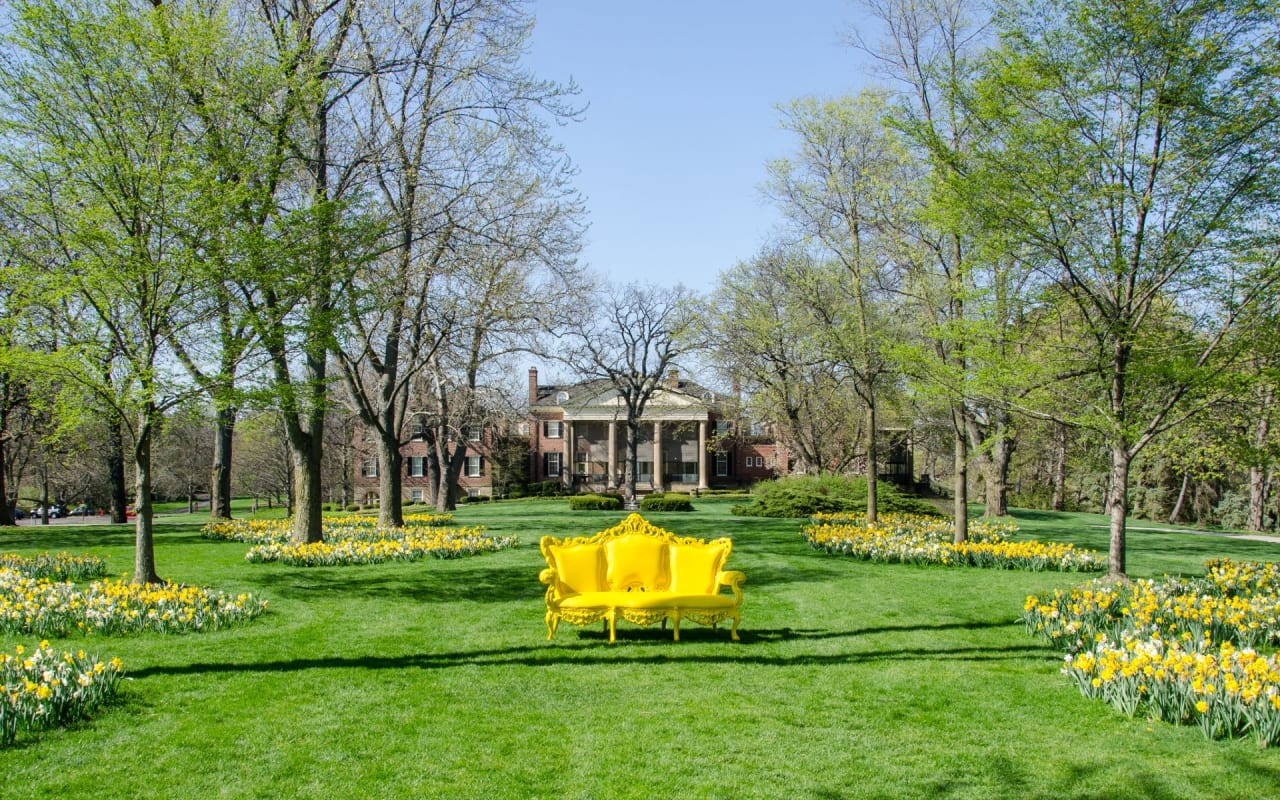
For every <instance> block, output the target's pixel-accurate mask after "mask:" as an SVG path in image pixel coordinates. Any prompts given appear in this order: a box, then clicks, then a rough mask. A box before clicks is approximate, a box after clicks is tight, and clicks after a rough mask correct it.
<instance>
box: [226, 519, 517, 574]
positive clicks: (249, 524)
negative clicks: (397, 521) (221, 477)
mask: <svg viewBox="0 0 1280 800" xmlns="http://www.w3.org/2000/svg"><path fill="white" fill-rule="evenodd" d="M452 521H453V515H452V514H417V515H413V516H409V517H406V518H405V526H404V527H403V528H380V527H378V525H377V522H376V520H374V519H373V518H371V517H355V516H348V517H339V518H336V519H331V520H326V521H325V527H324V536H325V541H323V542H314V543H311V544H293V543H291V542H290V541H289V522H288V520H271V521H245V520H229V521H225V522H216V523H211V524H209V525H206V526H204V528H202V529H201V535H202V536H205V537H206V538H211V539H221V540H226V541H236V542H251V543H254V544H255V546H254V547H252V548H250V549H249V551H248V552H247V553H245V560H247V561H249V562H250V563H253V564H263V563H268V562H275V561H278V562H280V563H282V564H287V565H289V566H296V567H321V566H324V567H330V566H355V565H361V564H378V563H382V562H385V561H416V560H418V559H422V558H426V557H432V558H461V557H464V556H471V555H476V554H478V553H486V552H496V551H498V550H505V549H507V548H509V547H516V546H517V545H518V543H519V539H518V537H516V536H491V535H489V534H488V533H486V532H485V529H484V528H481V527H476V528H458V527H445V526H446V525H447V523H449V522H452Z"/></svg>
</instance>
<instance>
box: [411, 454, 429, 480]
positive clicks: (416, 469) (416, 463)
mask: <svg viewBox="0 0 1280 800" xmlns="http://www.w3.org/2000/svg"><path fill="white" fill-rule="evenodd" d="M426 474H427V457H426V456H409V477H410V478H421V477H423V476H424V475H426Z"/></svg>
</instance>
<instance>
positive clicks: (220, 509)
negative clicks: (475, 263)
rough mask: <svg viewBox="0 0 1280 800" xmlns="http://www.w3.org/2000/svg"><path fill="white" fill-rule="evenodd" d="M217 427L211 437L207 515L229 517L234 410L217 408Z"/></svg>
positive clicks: (212, 517)
mask: <svg viewBox="0 0 1280 800" xmlns="http://www.w3.org/2000/svg"><path fill="white" fill-rule="evenodd" d="M217 420H218V428H217V431H216V432H215V433H214V438H213V473H212V475H210V480H209V484H210V492H211V494H210V496H209V517H210V518H211V519H231V448H232V445H233V443H234V441H235V432H236V410H235V409H234V408H231V407H223V408H219V409H218V410H217Z"/></svg>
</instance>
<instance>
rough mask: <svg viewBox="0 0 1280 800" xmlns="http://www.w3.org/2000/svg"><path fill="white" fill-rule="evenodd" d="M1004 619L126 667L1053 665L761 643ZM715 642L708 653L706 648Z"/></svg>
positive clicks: (178, 671)
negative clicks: (788, 648) (783, 648)
mask: <svg viewBox="0 0 1280 800" xmlns="http://www.w3.org/2000/svg"><path fill="white" fill-rule="evenodd" d="M1007 625H1008V623H1004V622H963V623H947V624H942V625H915V626H911V625H904V626H893V627H884V628H864V629H858V630H849V631H830V630H821V629H792V628H777V629H766V630H755V631H748V630H744V631H740V634H741V636H742V641H741V642H740V643H735V642H731V641H730V640H729V632H728V630H726V629H724V628H719V629H712V628H702V627H700V628H692V629H682V630H681V632H680V637H681V641H679V642H673V641H672V639H671V631H669V630H665V631H664V630H660V629H658V628H626V629H623V630H619V631H618V644H617V645H609V644H607V639H608V634H607V633H606V632H603V631H601V630H600V628H598V627H594V628H586V629H581V630H578V631H577V637H576V639H575V638H572V637H571V636H567V635H566V634H567V633H568V632H567V631H563V630H562V631H561V632H560V634H559V636H560V638H559V639H557V640H555V641H552V642H544V643H540V644H538V645H519V646H513V647H499V648H489V649H476V650H456V651H447V652H439V653H416V654H410V655H401V656H325V657H316V658H294V659H283V660H278V661H252V662H201V663H192V664H173V665H157V666H153V667H143V668H141V669H137V670H131V671H130V672H129V677H130V678H133V679H135V680H144V679H146V678H150V677H155V676H166V675H204V674H219V673H225V674H236V673H291V672H304V671H309V670H327V669H338V670H342V669H364V670H404V669H423V670H439V669H451V668H456V667H476V666H481V667H483V666H492V667H507V666H521V667H553V668H564V669H572V668H574V667H587V666H599V665H617V664H651V665H663V664H718V665H722V666H723V665H732V664H745V665H756V666H772V667H781V668H785V667H795V666H814V665H819V666H821V665H850V664H874V663H887V662H893V661H970V662H983V661H1015V660H1027V659H1034V660H1045V661H1047V662H1051V661H1056V660H1057V659H1058V658H1059V654H1058V653H1057V651H1055V650H1053V649H1052V648H1051V647H1048V646H1046V645H1044V644H1038V643H1028V644H1016V645H1008V644H1003V645H986V644H964V645H957V646H939V647H918V646H913V647H882V648H876V649H866V650H858V649H848V650H845V651H843V652H835V653H832V652H788V653H779V652H777V651H776V649H775V648H772V647H769V645H773V644H778V643H804V642H810V641H813V642H816V641H824V640H838V639H856V638H859V637H865V636H867V635H869V634H875V633H904V634H906V633H913V632H926V633H927V632H931V631H939V630H981V629H984V628H1002V627H1006V626H1007ZM717 644H718V645H721V647H719V648H716V649H715V650H714V651H708V649H707V648H708V647H709V646H712V645H717Z"/></svg>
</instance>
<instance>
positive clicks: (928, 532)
mask: <svg viewBox="0 0 1280 800" xmlns="http://www.w3.org/2000/svg"><path fill="white" fill-rule="evenodd" d="M952 524H953V523H951V522H950V521H949V520H946V519H943V518H938V517H927V516H922V515H918V514H882V515H880V518H879V520H878V521H877V522H876V523H874V524H867V522H866V515H865V514H818V515H815V516H814V517H812V518H811V519H810V524H809V525H806V526H805V527H804V528H803V529H802V530H801V535H802V536H804V537H805V539H806V540H807V541H808V542H809V545H810V546H811V547H813V548H814V549H817V550H824V551H826V552H827V553H833V554H840V555H848V556H853V557H854V558H859V559H862V560H864V561H873V562H877V563H889V564H940V565H944V566H968V567H985V568H988V569H1024V570H1032V571H1044V570H1060V571H1064V572H1066V571H1074V572H1086V571H1096V570H1101V569H1103V568H1104V567H1105V562H1104V560H1103V558H1102V556H1101V555H1100V554H1099V553H1098V552H1096V551H1094V550H1084V549H1078V548H1076V547H1075V546H1074V545H1070V544H1058V543H1056V542H1049V543H1046V542H1036V541H1023V542H1014V541H1009V540H1008V538H1007V537H1008V536H1011V535H1013V534H1014V533H1016V532H1017V530H1018V528H1017V525H1016V524H1014V523H1013V522H1010V521H1007V520H998V521H991V520H973V521H972V522H970V523H969V539H968V541H966V542H964V543H962V544H955V543H954V542H952V541H951V540H950V539H951V532H952Z"/></svg>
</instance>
